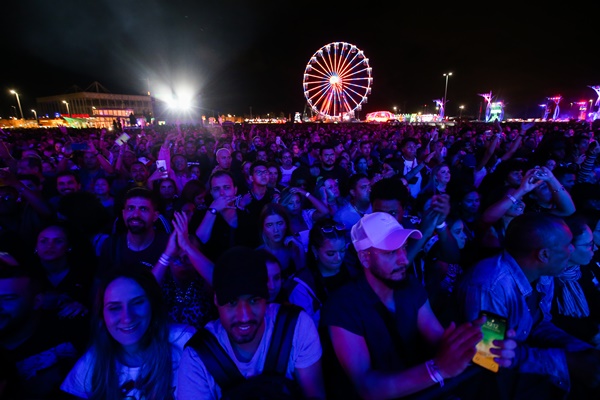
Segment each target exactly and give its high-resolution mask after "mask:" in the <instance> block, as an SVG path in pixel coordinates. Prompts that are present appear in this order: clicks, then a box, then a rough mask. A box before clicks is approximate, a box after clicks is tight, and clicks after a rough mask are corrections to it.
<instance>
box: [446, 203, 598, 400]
mask: <svg viewBox="0 0 600 400" xmlns="http://www.w3.org/2000/svg"><path fill="white" fill-rule="evenodd" d="M572 239H573V235H572V234H571V231H570V230H569V226H568V225H567V224H566V223H565V221H564V220H563V219H562V218H561V217H558V216H554V215H551V214H548V213H537V212H529V213H525V214H522V215H519V216H517V217H515V218H513V219H512V221H511V222H510V223H509V225H508V227H507V230H506V237H505V242H504V251H503V252H501V253H500V254H497V255H494V256H492V257H489V258H486V259H484V260H482V261H480V262H478V263H477V264H476V265H475V266H474V267H473V268H471V269H470V270H469V271H467V273H466V274H465V275H463V278H462V280H461V282H460V285H459V289H458V293H457V294H458V307H459V313H460V314H461V315H462V317H463V318H464V320H466V321H469V320H471V319H472V318H474V317H476V316H478V315H479V314H480V312H481V311H490V312H492V313H494V314H497V315H498V316H500V317H502V318H505V319H506V321H507V328H509V329H512V330H514V331H515V332H516V333H517V335H516V337H515V340H516V341H517V343H519V346H518V348H517V349H516V351H515V352H516V355H515V358H514V360H513V365H514V366H513V368H511V369H508V370H506V369H505V370H501V371H500V373H499V374H497V375H496V377H497V380H498V383H499V384H498V388H499V389H501V390H500V392H499V393H498V394H499V395H500V397H498V398H501V399H504V398H505V399H511V400H513V399H532V398H535V399H564V398H569V399H588V398H589V399H592V398H594V399H597V398H600V397H598V396H599V395H600V392H599V389H600V350H598V349H594V348H593V347H592V346H591V345H589V344H587V343H585V342H583V341H581V340H579V339H577V338H575V337H574V336H572V335H570V334H568V333H566V332H565V331H563V330H561V329H559V328H558V327H557V326H555V325H554V324H553V323H552V321H551V318H552V316H551V314H550V310H551V304H552V294H553V291H554V280H553V277H554V276H557V275H559V274H561V272H563V271H564V270H565V268H567V266H568V265H569V260H570V257H571V254H572V253H573V251H574V247H573V244H572Z"/></svg>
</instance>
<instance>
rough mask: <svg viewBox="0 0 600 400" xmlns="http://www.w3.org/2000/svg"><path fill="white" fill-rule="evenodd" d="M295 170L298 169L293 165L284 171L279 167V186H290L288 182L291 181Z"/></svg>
mask: <svg viewBox="0 0 600 400" xmlns="http://www.w3.org/2000/svg"><path fill="white" fill-rule="evenodd" d="M297 168H298V167H296V166H295V165H293V166H292V168H290V169H285V168H283V167H281V166H280V167H279V169H280V170H281V181H280V182H279V183H280V184H281V186H289V185H290V181H291V180H292V172H294V171H295V170H296V169H297Z"/></svg>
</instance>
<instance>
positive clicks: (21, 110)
mask: <svg viewBox="0 0 600 400" xmlns="http://www.w3.org/2000/svg"><path fill="white" fill-rule="evenodd" d="M10 92H11V93H12V94H14V95H15V96H17V104H18V105H19V111H20V112H21V119H24V117H23V109H22V108H21V100H20V99H19V93H17V92H15V91H14V90H11V91H10Z"/></svg>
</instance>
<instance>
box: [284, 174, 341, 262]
mask: <svg viewBox="0 0 600 400" xmlns="http://www.w3.org/2000/svg"><path fill="white" fill-rule="evenodd" d="M279 204H281V205H282V206H284V207H285V208H286V210H287V213H288V217H289V219H290V230H291V231H292V234H293V235H295V236H298V237H299V238H300V240H301V241H302V244H303V246H304V251H305V252H307V251H308V232H309V231H310V228H312V226H313V223H314V221H316V220H318V219H319V218H321V217H324V216H326V215H328V214H329V209H328V208H327V206H326V205H325V204H324V203H323V202H322V201H321V200H319V199H318V198H317V196H313V195H311V194H310V192H307V191H306V190H304V189H302V188H298V187H293V186H288V187H287V188H285V189H284V190H282V192H281V195H280V196H279Z"/></svg>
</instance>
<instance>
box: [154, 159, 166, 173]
mask: <svg viewBox="0 0 600 400" xmlns="http://www.w3.org/2000/svg"><path fill="white" fill-rule="evenodd" d="M156 169H158V170H159V171H160V172H162V173H163V174H165V173H167V162H166V161H165V160H156Z"/></svg>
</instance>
